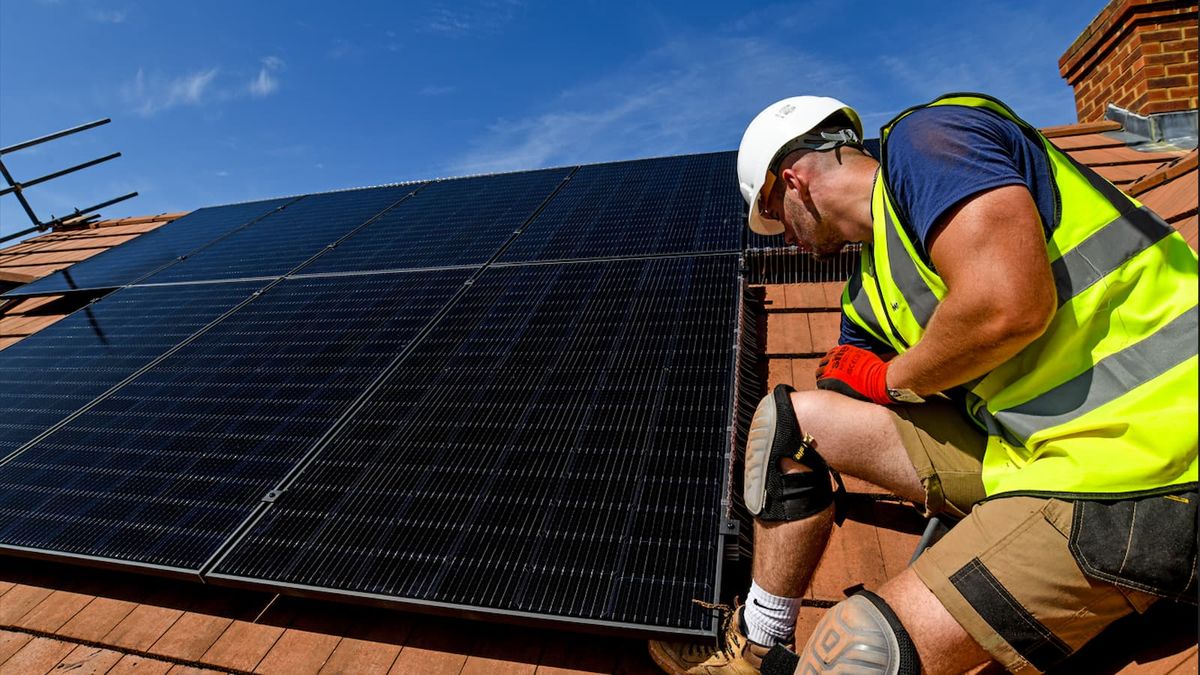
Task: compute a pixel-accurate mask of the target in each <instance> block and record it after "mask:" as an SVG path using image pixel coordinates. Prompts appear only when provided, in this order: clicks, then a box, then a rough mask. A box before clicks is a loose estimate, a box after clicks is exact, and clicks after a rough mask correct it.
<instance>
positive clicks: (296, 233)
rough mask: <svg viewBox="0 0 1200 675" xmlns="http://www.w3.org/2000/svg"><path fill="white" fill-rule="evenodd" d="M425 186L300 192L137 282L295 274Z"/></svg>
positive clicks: (195, 280)
mask: <svg viewBox="0 0 1200 675" xmlns="http://www.w3.org/2000/svg"><path fill="white" fill-rule="evenodd" d="M426 185H427V183H417V184H402V185H387V186H383V187H376V188H363V189H358V190H343V191H340V192H325V193H321V194H315V195H308V196H305V197H303V198H301V199H299V200H296V201H295V202H291V203H289V204H288V205H286V206H285V207H284V208H282V209H279V210H277V211H274V212H272V213H270V214H268V215H267V216H265V217H263V218H260V219H258V220H256V221H255V222H253V223H251V224H249V225H248V226H246V227H244V228H241V229H239V230H237V231H235V232H232V233H230V234H229V236H227V237H224V238H222V239H220V240H219V241H216V242H213V243H212V244H210V245H208V246H206V247H204V248H203V249H201V250H199V251H197V252H195V253H194V254H192V255H190V256H188V257H187V258H185V259H182V260H180V261H179V262H178V263H176V264H174V265H171V266H169V267H166V268H163V269H162V270H160V271H158V272H156V273H154V274H152V275H150V276H148V277H146V278H144V279H142V280H141V281H139V283H141V284H164V283H192V282H197V281H212V280H230V279H249V278H260V277H261V278H270V277H278V276H282V275H285V274H288V273H292V272H295V271H297V270H298V268H301V267H303V266H304V265H306V264H307V263H308V262H310V261H313V260H314V259H316V258H319V257H321V256H322V255H324V254H326V253H328V252H329V251H330V250H332V248H333V247H334V246H335V245H336V244H337V243H338V242H340V241H342V240H344V239H346V238H347V237H348V236H349V235H350V234H352V233H353V232H356V231H358V230H359V229H361V228H363V227H364V226H366V225H368V224H370V223H371V222H373V221H375V220H376V219H378V218H380V217H381V216H382V215H383V214H384V213H386V212H387V211H389V210H390V209H393V208H395V207H396V206H397V205H398V204H400V203H402V202H404V201H406V200H407V199H409V198H410V197H412V195H413V194H415V193H416V192H418V191H419V190H421V189H422V188H423V187H425V186H426Z"/></svg>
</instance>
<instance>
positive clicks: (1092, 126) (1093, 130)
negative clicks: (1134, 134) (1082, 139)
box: [1041, 120, 1121, 145]
mask: <svg viewBox="0 0 1200 675" xmlns="http://www.w3.org/2000/svg"><path fill="white" fill-rule="evenodd" d="M1120 128H1121V123H1120V122H1114V121H1113V120H1101V121H1099V122H1083V123H1081V124H1061V125H1059V126H1054V127H1043V128H1042V129H1041V132H1042V134H1043V135H1044V136H1045V137H1046V138H1053V139H1055V141H1054V142H1055V144H1056V145H1057V144H1058V140H1059V139H1062V138H1068V137H1071V136H1082V135H1096V134H1099V133H1101V132H1104V131H1118V130H1119V129H1120Z"/></svg>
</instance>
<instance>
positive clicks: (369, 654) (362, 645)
mask: <svg viewBox="0 0 1200 675" xmlns="http://www.w3.org/2000/svg"><path fill="white" fill-rule="evenodd" d="M399 655H400V646H399V645H393V644H387V643H383V642H373V641H370V640H355V639H353V638H342V641H341V642H339V643H338V646H337V648H335V649H334V650H333V653H332V654H330V655H329V659H328V660H327V661H325V665H324V666H323V667H322V668H321V672H320V675H342V674H345V675H354V674H356V673H362V674H363V675H370V674H372V673H380V674H383V673H387V672H388V671H389V670H391V667H392V664H394V663H395V662H396V657H397V656H399Z"/></svg>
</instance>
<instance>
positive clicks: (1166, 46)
mask: <svg viewBox="0 0 1200 675" xmlns="http://www.w3.org/2000/svg"><path fill="white" fill-rule="evenodd" d="M1194 44H1196V41H1195V40H1172V41H1170V42H1164V43H1162V50H1163V51H1164V52H1186V51H1187V50H1188V48H1189V47H1191V46H1192V45H1194Z"/></svg>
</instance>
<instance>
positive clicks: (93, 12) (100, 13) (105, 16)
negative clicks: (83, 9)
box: [87, 9, 129, 23]
mask: <svg viewBox="0 0 1200 675" xmlns="http://www.w3.org/2000/svg"><path fill="white" fill-rule="evenodd" d="M87 16H88V18H89V19H91V20H92V21H96V22H98V23H125V20H126V19H128V18H129V11H128V10H124V9H90V10H88V13H87Z"/></svg>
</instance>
